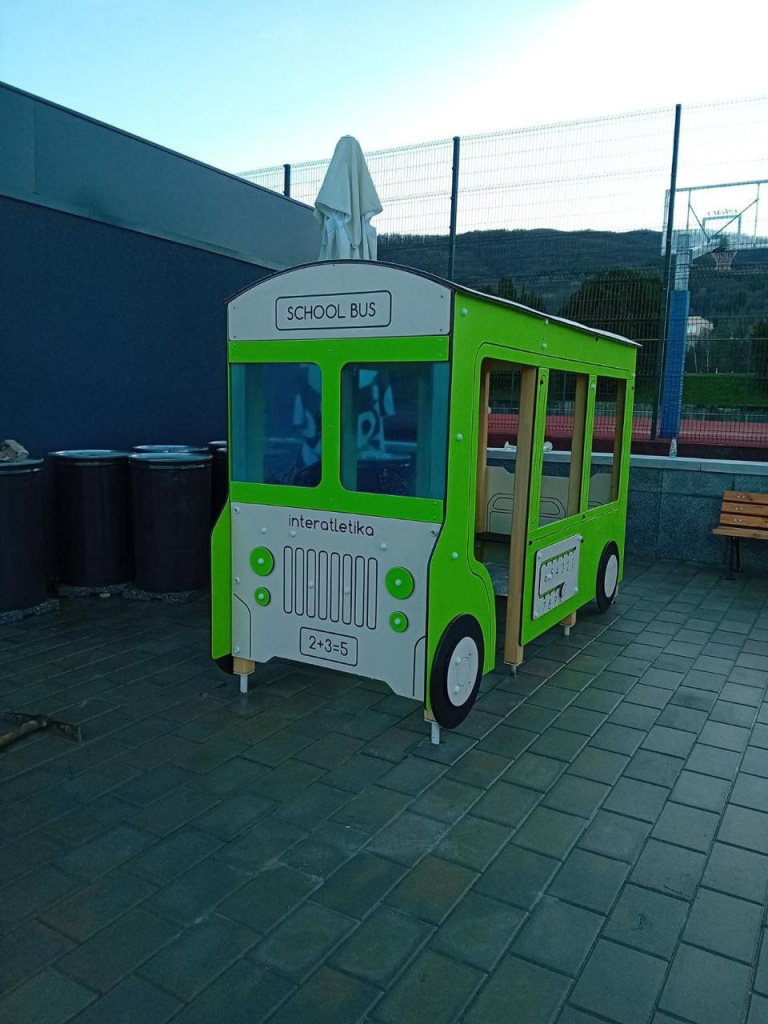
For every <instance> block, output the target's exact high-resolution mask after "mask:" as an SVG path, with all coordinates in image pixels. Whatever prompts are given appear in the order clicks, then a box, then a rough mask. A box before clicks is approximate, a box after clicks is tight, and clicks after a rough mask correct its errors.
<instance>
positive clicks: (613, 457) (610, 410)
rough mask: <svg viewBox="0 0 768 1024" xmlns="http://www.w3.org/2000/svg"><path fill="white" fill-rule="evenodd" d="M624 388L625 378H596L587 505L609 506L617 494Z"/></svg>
mask: <svg viewBox="0 0 768 1024" xmlns="http://www.w3.org/2000/svg"><path fill="white" fill-rule="evenodd" d="M626 387H627V384H626V381H623V380H618V379H617V378H615V377H598V378H597V391H596V394H595V424H594V427H593V430H592V465H591V467H590V475H589V507H590V508H599V507H600V506H601V505H609V504H610V503H611V502H612V501H617V500H618V497H619V474H620V471H621V439H622V435H623V433H624V398H625V395H626Z"/></svg>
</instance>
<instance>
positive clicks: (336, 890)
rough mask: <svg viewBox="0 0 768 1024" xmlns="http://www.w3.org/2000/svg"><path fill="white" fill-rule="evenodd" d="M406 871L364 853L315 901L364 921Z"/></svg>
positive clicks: (337, 876) (343, 870)
mask: <svg viewBox="0 0 768 1024" xmlns="http://www.w3.org/2000/svg"><path fill="white" fill-rule="evenodd" d="M405 873H406V872H405V868H404V867H401V866H400V865H399V864H393V863H392V861H389V860H385V859H384V858H383V857H376V856H374V855H373V854H371V853H367V852H365V851H363V852H361V853H357V854H355V856H354V857H352V859H351V860H349V861H347V863H346V864H344V865H342V867H340V868H339V870H338V871H337V872H336V873H335V874H334V875H332V876H331V877H330V878H329V879H327V880H326V882H325V884H324V885H323V887H322V889H320V890H318V892H317V893H316V894H315V902H316V903H321V904H322V905H323V906H325V907H329V908H330V909H331V910H334V911H337V912H338V913H340V914H345V915H346V916H347V917H354V918H358V919H362V918H363V917H365V916H366V915H367V914H368V913H369V911H370V910H371V909H372V908H373V907H374V906H375V905H376V904H377V903H378V902H379V901H380V900H381V899H382V898H383V897H384V896H385V895H386V893H388V892H389V891H390V889H392V887H393V886H395V885H396V884H397V883H398V882H399V881H400V879H401V878H402V877H403V875H404V874H405Z"/></svg>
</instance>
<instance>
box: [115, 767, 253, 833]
mask: <svg viewBox="0 0 768 1024" xmlns="http://www.w3.org/2000/svg"><path fill="white" fill-rule="evenodd" d="M246 763H247V762H246ZM205 778H207V776H205ZM218 800H219V797H218V796H214V795H212V794H211V793H203V792H200V791H199V790H197V789H192V788H191V787H189V786H182V787H181V789H177V790H174V792H173V793H169V794H168V796H164V797H161V798H160V799H159V800H156V801H155V802H154V803H152V804H149V806H147V807H139V808H138V809H135V810H134V811H133V812H132V813H131V814H130V815H129V816H128V818H127V819H126V821H127V823H128V824H129V825H134V826H135V827H136V828H138V829H141V830H142V831H143V832H151V833H152V834H153V835H156V836H167V835H169V834H170V833H171V832H175V831H176V829H177V828H181V827H182V826H183V825H186V824H187V823H188V822H190V821H192V820H193V819H194V818H196V817H197V816H198V815H199V814H203V812H204V811H207V810H209V809H210V808H211V807H213V805H214V804H216V803H218Z"/></svg>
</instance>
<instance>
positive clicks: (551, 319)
mask: <svg viewBox="0 0 768 1024" xmlns="http://www.w3.org/2000/svg"><path fill="white" fill-rule="evenodd" d="M329 264H333V265H340V266H343V265H347V264H351V265H354V266H374V267H387V268H388V269H390V270H396V271H400V272H401V273H403V274H409V275H412V276H414V277H423V278H425V279H426V280H428V281H434V283H435V284H438V285H441V286H442V287H443V288H447V289H449V290H450V291H452V292H457V293H460V294H462V295H469V296H471V297H472V298H473V299H478V300H480V301H481V302H488V303H492V304H494V305H497V306H507V307H509V308H510V309H515V310H517V311H518V312H520V313H525V314H526V316H531V317H534V318H536V319H537V320H544V321H545V322H546V323H556V324H562V325H563V326H565V327H569V328H571V330H576V331H580V332H582V333H583V334H589V335H591V336H592V337H595V336H597V337H600V338H605V339H606V340H607V341H614V342H618V343H619V344H621V345H629V346H630V347H632V348H642V346H641V345H640V343H639V342H637V341H632V340H631V339H630V338H625V337H624V336H623V335H621V334H613V333H612V332H611V331H603V330H601V329H600V328H598V327H589V326H587V325H586V324H581V323H578V322H577V321H575V320H567V319H566V318H565V317H561V316H553V315H552V314H551V313H543V312H542V311H541V310H538V309H532V308H531V307H530V306H524V305H523V304H522V303H521V302H513V301H512V300H511V299H503V298H501V297H500V296H497V295H488V294H486V293H485V292H481V291H477V290H476V289H474V288H469V287H467V286H466V285H463V284H458V283H457V282H456V281H449V280H448V279H447V278H443V277H439V276H438V275H437V274H430V273H428V272H427V271H426V270H418V269H417V268H415V267H404V266H402V265H401V264H399V263H389V262H387V261H386V260H317V261H316V262H314V263H301V264H298V265H297V266H295V267H288V268H287V269H286V270H279V271H277V272H275V273H274V274H268V275H266V276H265V277H262V278H260V279H259V280H258V281H254V283H253V284H250V285H247V286H246V287H245V288H241V289H240V291H238V292H235V293H234V295H231V296H230V297H229V298H228V299H227V303H230V302H232V301H233V300H234V299H236V298H238V297H239V296H240V295H243V294H245V292H249V291H250V290H251V289H252V288H258V287H259V285H263V284H266V283H267V282H270V281H274V280H275V278H278V277H283V276H285V275H287V274H293V273H295V272H296V271H298V270H307V269H309V268H311V267H316V266H322V265H325V266H327V265H329Z"/></svg>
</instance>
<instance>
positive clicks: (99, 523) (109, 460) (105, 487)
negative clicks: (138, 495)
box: [50, 449, 133, 587]
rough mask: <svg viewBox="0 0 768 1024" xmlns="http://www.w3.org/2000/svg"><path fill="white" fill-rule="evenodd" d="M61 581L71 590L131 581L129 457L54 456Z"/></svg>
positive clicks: (106, 453)
mask: <svg viewBox="0 0 768 1024" xmlns="http://www.w3.org/2000/svg"><path fill="white" fill-rule="evenodd" d="M50 458H51V459H52V461H53V477H54V487H55V501H56V521H57V534H58V542H59V544H58V547H59V578H60V580H61V582H62V583H63V584H65V585H66V586H72V587H108V586H115V585H117V584H120V583H128V582H129V581H130V580H132V579H133V538H132V536H131V494H130V487H129V482H128V453H127V452H119V451H111V450H102V449H86V450H78V451H67V452H52V453H51V455H50Z"/></svg>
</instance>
